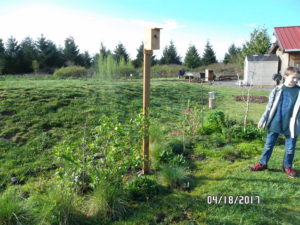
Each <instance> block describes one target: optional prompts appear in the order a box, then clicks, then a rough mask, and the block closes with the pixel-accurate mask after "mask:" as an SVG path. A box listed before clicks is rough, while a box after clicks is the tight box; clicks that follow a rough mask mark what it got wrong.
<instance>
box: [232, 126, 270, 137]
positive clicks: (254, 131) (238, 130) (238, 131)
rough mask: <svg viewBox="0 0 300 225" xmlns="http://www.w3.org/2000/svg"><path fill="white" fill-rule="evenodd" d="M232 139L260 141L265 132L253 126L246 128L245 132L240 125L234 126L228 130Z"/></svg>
mask: <svg viewBox="0 0 300 225" xmlns="http://www.w3.org/2000/svg"><path fill="white" fill-rule="evenodd" d="M229 132H231V134H232V137H233V138H236V139H244V140H247V141H251V140H255V139H262V138H263V137H264V136H265V131H263V130H261V129H258V128H257V127H256V126H255V125H248V126H246V130H245V131H244V128H243V126H242V125H238V124H236V125H234V126H232V127H231V128H230V131H229Z"/></svg>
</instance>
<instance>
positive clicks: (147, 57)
mask: <svg viewBox="0 0 300 225" xmlns="http://www.w3.org/2000/svg"><path fill="white" fill-rule="evenodd" d="M152 52H153V51H152V50H146V49H144V89H143V114H144V118H145V120H146V121H147V120H148V107H149V102H150V66H151V56H152ZM144 135H145V136H144V138H143V171H142V173H143V174H148V173H149V127H148V124H146V125H145V127H144Z"/></svg>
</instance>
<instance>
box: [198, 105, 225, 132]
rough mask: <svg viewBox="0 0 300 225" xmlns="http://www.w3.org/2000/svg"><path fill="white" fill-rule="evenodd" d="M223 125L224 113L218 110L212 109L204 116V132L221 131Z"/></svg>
mask: <svg viewBox="0 0 300 225" xmlns="http://www.w3.org/2000/svg"><path fill="white" fill-rule="evenodd" d="M224 125H225V114H224V112H223V111H220V110H212V111H209V112H208V113H207V115H206V116H205V118H204V124H203V129H204V132H205V133H206V134H212V133H214V132H217V133H221V132H222V128H223V127H224Z"/></svg>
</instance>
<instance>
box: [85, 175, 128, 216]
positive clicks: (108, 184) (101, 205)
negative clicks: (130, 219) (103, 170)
mask: <svg viewBox="0 0 300 225" xmlns="http://www.w3.org/2000/svg"><path fill="white" fill-rule="evenodd" d="M126 212H127V199H126V195H125V191H124V188H123V184H122V183H121V182H114V181H108V180H105V181H104V180H102V181H100V182H99V183H98V184H97V186H96V187H95V190H94V191H93V193H92V196H91V198H90V200H89V209H88V216H90V217H91V216H92V217H95V218H96V219H98V220H99V221H103V220H105V219H107V218H108V219H112V220H115V219H117V218H120V217H122V216H123V215H125V213H126Z"/></svg>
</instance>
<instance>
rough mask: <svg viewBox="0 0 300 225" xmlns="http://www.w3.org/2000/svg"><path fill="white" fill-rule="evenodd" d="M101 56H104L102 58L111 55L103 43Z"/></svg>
mask: <svg viewBox="0 0 300 225" xmlns="http://www.w3.org/2000/svg"><path fill="white" fill-rule="evenodd" d="M100 54H101V55H102V57H107V56H108V55H109V54H111V52H110V50H109V49H106V47H105V46H104V45H103V43H102V42H101V47H100Z"/></svg>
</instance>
